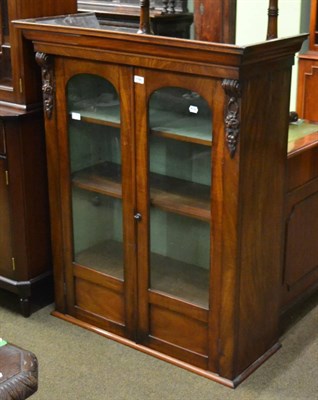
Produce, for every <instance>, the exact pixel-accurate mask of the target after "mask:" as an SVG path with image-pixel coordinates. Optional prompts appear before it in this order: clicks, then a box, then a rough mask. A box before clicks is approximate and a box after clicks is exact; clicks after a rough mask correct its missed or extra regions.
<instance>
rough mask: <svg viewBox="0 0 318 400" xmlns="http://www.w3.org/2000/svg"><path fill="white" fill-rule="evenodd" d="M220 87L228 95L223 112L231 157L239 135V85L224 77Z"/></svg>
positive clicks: (237, 82)
mask: <svg viewBox="0 0 318 400" xmlns="http://www.w3.org/2000/svg"><path fill="white" fill-rule="evenodd" d="M222 87H223V89H224V91H225V93H226V95H227V96H228V97H229V102H228V104H227V109H226V112H225V121H224V122H225V139H226V143H227V147H228V149H229V152H230V156H231V158H233V157H234V155H235V152H236V148H237V145H238V140H239V135H240V122H241V121H240V98H241V85H240V82H239V81H236V80H232V79H224V80H223V82H222Z"/></svg>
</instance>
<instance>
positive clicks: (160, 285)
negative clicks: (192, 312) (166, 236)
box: [151, 253, 209, 308]
mask: <svg viewBox="0 0 318 400" xmlns="http://www.w3.org/2000/svg"><path fill="white" fill-rule="evenodd" d="M151 289H152V290H156V291H160V292H164V293H168V294H170V295H171V296H174V297H177V298H180V299H184V300H185V301H187V302H190V303H194V304H196V305H199V306H202V307H204V308H208V304H209V295H208V293H209V270H208V269H204V268H201V267H198V266H197V265H191V264H187V263H184V262H181V261H178V260H175V259H172V258H170V257H166V256H162V255H159V254H154V253H152V254H151Z"/></svg>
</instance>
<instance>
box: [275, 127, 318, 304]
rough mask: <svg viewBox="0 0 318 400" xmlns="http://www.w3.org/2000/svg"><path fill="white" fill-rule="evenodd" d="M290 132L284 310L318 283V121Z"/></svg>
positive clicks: (291, 128) (312, 289) (293, 128)
mask: <svg viewBox="0 0 318 400" xmlns="http://www.w3.org/2000/svg"><path fill="white" fill-rule="evenodd" d="M289 131H290V132H289V144H288V160H287V180H286V206H285V252H284V253H285V255H284V269H283V273H282V282H283V291H282V312H283V311H284V310H286V309H287V308H290V307H291V306H292V305H293V304H294V303H295V302H297V301H299V300H300V299H302V298H304V297H306V296H308V295H309V294H311V293H312V292H313V291H314V290H315V289H317V286H318V251H317V235H316V232H317V231H318V164H317V157H318V124H311V123H308V122H300V123H299V124H292V125H291V126H290V129H289Z"/></svg>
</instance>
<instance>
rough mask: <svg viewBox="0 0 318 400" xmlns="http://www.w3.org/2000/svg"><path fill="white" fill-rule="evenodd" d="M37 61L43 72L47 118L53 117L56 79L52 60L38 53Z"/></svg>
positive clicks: (46, 55) (44, 104)
mask: <svg viewBox="0 0 318 400" xmlns="http://www.w3.org/2000/svg"><path fill="white" fill-rule="evenodd" d="M35 60H36V62H37V63H38V65H39V66H40V67H41V70H42V92H43V106H44V113H45V116H46V118H48V119H50V118H51V117H52V112H53V107H54V91H55V88H54V77H53V61H52V58H51V57H50V56H49V55H48V54H45V53H41V52H37V53H36V55H35Z"/></svg>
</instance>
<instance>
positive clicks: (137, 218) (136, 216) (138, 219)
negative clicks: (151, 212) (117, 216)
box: [134, 213, 141, 222]
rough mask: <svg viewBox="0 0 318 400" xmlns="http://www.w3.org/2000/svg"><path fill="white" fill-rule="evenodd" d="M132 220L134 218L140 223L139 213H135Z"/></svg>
mask: <svg viewBox="0 0 318 400" xmlns="http://www.w3.org/2000/svg"><path fill="white" fill-rule="evenodd" d="M134 218H135V220H136V221H138V222H140V221H141V214H140V213H136V214H135V215H134Z"/></svg>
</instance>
